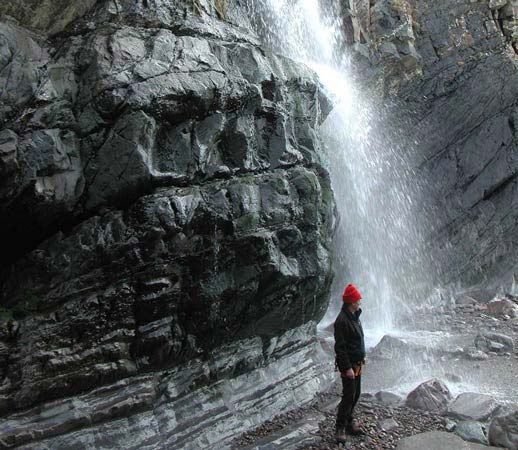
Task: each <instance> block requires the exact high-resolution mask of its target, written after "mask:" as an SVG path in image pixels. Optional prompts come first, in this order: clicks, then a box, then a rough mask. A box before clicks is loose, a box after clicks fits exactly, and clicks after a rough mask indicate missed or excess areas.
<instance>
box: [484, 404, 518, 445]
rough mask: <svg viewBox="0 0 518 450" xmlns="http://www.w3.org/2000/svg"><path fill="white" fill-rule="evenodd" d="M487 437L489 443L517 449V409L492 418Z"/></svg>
mask: <svg viewBox="0 0 518 450" xmlns="http://www.w3.org/2000/svg"><path fill="white" fill-rule="evenodd" d="M488 439H489V443H490V444H491V445H499V446H502V447H506V448H508V449H509V450H516V449H518V411H515V412H513V413H511V414H508V415H506V416H501V417H496V418H494V419H493V420H492V421H491V423H490V424H489V429H488Z"/></svg>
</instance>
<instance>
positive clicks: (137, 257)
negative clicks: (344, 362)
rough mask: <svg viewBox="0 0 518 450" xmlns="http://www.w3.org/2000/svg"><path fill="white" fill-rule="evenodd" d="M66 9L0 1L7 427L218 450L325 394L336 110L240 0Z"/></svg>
mask: <svg viewBox="0 0 518 450" xmlns="http://www.w3.org/2000/svg"><path fill="white" fill-rule="evenodd" d="M51 3H52V4H51ZM65 3H66V4H65ZM79 3H80V2H76V1H72V2H62V1H57V2H50V3H49V2H47V3H41V2H39V3H38V2H33V1H29V2H28V3H26V4H24V5H21V4H14V3H12V2H10V3H9V4H2V5H0V13H1V14H0V15H1V17H2V19H4V17H5V15H9V16H11V19H9V22H8V23H0V66H1V67H2V68H3V70H2V71H1V73H0V81H2V85H3V86H4V87H5V89H3V90H2V91H1V92H0V100H1V102H0V104H1V105H0V124H1V125H2V126H3V127H4V128H2V129H0V215H1V217H2V220H1V221H0V247H1V248H2V251H1V252H0V285H1V286H2V288H1V290H0V292H1V293H0V305H1V308H2V317H0V327H1V328H2V329H3V328H4V327H11V332H9V333H8V334H9V339H8V342H7V341H6V344H5V347H4V343H3V337H2V341H1V345H0V375H1V376H2V387H1V392H0V415H1V416H2V419H3V420H2V424H3V425H4V428H3V429H2V431H1V432H0V434H1V435H2V439H3V437H4V436H7V437H6V439H7V441H8V442H9V443H12V441H14V442H15V443H16V445H23V446H24V447H25V448H40V449H44V448H49V449H50V448H52V449H55V448H86V447H93V446H106V447H114V446H115V447H120V448H130V447H135V448H136V447H139V448H141V447H142V448H144V447H150V448H151V447H153V448H189V446H191V447H190V448H200V447H204V448H209V447H208V446H209V445H212V446H213V448H221V447H220V444H221V443H222V442H223V441H225V442H226V441H228V440H230V438H231V436H232V435H233V433H234V434H235V433H238V432H241V431H243V428H242V427H245V428H246V427H247V426H248V427H249V426H254V425H253V424H254V423H255V424H258V423H259V422H260V421H264V420H266V418H268V417H269V416H271V415H272V414H274V413H278V412H279V411H286V410H288V409H291V408H293V405H294V404H298V403H303V402H304V401H306V399H307V398H309V397H311V396H312V395H313V394H314V392H316V391H318V390H319V389H320V388H323V387H324V385H325V383H326V381H325V380H326V379H327V378H326V377H327V375H326V376H324V378H322V377H321V376H320V375H319V374H322V372H327V368H324V366H325V363H324V362H322V361H320V360H319V356H322V353H320V350H318V349H317V347H318V346H317V341H316V337H315V329H314V320H319V318H321V317H322V315H323V314H324V312H325V309H326V301H327V294H328V292H329V289H330V283H331V278H332V272H331V258H330V256H331V243H332V235H333V230H334V226H335V219H336V218H335V211H334V203H333V193H332V190H331V186H330V180H329V175H328V173H327V171H326V169H325V156H324V153H323V152H321V149H320V144H319V136H318V127H319V124H320V123H321V122H322V121H323V119H324V117H325V115H326V114H327V112H328V110H329V104H328V102H327V100H326V99H325V97H324V95H323V94H322V92H321V89H320V85H319V84H318V82H317V81H316V78H315V75H314V73H312V72H311V71H310V70H309V69H308V68H307V67H305V66H304V65H301V64H297V63H295V62H294V61H290V60H288V59H286V58H283V57H281V56H277V55H274V54H272V53H271V52H270V51H268V50H267V49H265V48H264V47H263V46H261V45H260V43H259V40H258V38H257V36H256V35H255V34H254V33H253V32H252V30H251V28H250V26H249V20H248V19H247V14H246V10H245V7H244V6H243V4H239V2H236V3H235V5H233V7H232V8H229V10H228V16H226V17H227V19H228V20H221V19H222V14H223V12H222V11H219V12H218V11H216V10H215V8H214V5H212V3H211V2H205V1H204V2H200V3H202V4H203V5H202V6H200V8H201V10H199V11H195V10H194V9H193V8H195V6H193V7H192V8H191V7H190V6H189V4H191V3H192V4H193V5H194V3H198V2H194V3H193V2H183V1H181V2H172V1H169V0H159V1H157V2H154V3H153V4H152V5H151V6H149V7H148V5H147V2H135V1H133V0H121V1H119V2H91V1H86V2H82V3H81V4H79ZM191 6H192V5H191ZM13 18H14V19H13ZM236 24H239V26H237V25H236ZM279 308H280V309H279ZM281 310H282V311H281ZM4 316H5V318H6V320H4ZM12 316H14V318H15V319H17V320H16V321H15V322H12V321H10V317H12ZM14 324H16V325H14ZM14 329H16V331H14ZM309 349H313V351H314V353H313V356H309V355H308V354H307V353H306V352H307V351H308V350H309ZM300 352H301V353H300ZM6 353H7V355H6ZM295 355H299V357H300V359H297V357H296V356H295ZM303 355H305V356H303ZM286 361H290V363H289V365H290V366H291V367H292V368H293V369H297V370H300V368H301V364H302V365H305V364H306V363H310V361H312V364H314V367H313V368H310V367H309V366H308V367H307V368H308V370H309V372H306V374H307V375H308V377H307V378H306V377H305V375H302V373H303V372H305V371H304V370H303V371H302V372H300V376H299V375H297V374H295V373H294V374H293V375H294V377H290V378H291V380H290V382H294V383H295V384H297V383H299V384H298V386H299V387H298V388H297V389H296V394H294V395H295V397H293V395H292V393H291V394H290V395H288V396H285V394H286V391H285V388H286V386H285V385H284V384H283V383H282V382H281V383H280V384H278V383H276V382H275V381H273V382H272V380H276V379H278V377H281V378H282V377H285V376H286V373H287V372H286V371H287V370H288V369H287V368H286V367H284V364H285V362H286ZM319 361H320V362H319ZM315 370H316V372H315ZM317 372H318V373H317ZM310 373H311V374H310ZM329 373H330V374H332V372H329ZM254 374H255V375H254ZM266 375H267V378H268V382H267V384H264V383H263V381H264V382H266V378H265V379H263V378H262V377H263V376H266ZM261 380H262V381H261ZM296 380H298V381H296ZM124 383H126V384H124ZM118 386H119V387H120V390H121V392H120V395H119V394H117V392H116V391H117V387H118ZM128 386H129V387H128ZM261 386H262V387H261ZM249 388H251V389H250V390H249ZM139 389H140V390H139ZM263 389H264V392H269V393H268V394H266V395H265V398H268V399H277V400H279V402H280V403H279V402H277V400H274V401H273V403H271V405H272V406H273V405H274V404H276V406H273V408H272V409H269V406H268V405H267V404H265V403H263V399H262V398H258V396H259V394H258V392H261V391H262V390H263ZM270 390H271V391H270ZM282 391H284V394H282ZM114 392H115V393H114ZM236 392H239V393H245V392H247V394H246V398H248V401H251V402H252V403H253V404H254V405H256V406H257V408H258V409H257V410H255V412H252V416H255V417H256V418H257V421H256V422H254V420H255V419H252V420H250V417H252V416H250V415H248V414H247V415H246V417H245V416H244V415H243V413H242V412H241V406H239V405H240V404H242V405H244V404H245V403H246V401H247V400H244V398H239V399H238V398H236V397H234V395H235V393H236ZM124 393H127V396H126V397H125V396H124ZM133 394H134V395H133ZM178 396H180V397H181V398H182V399H178V398H177V397H178ZM283 396H284V398H285V399H288V398H289V400H288V401H287V403H283V400H282V398H283ZM299 396H300V397H299ZM78 398H80V400H78V401H76V400H77V399H78ZM189 398H190V399H191V400H188V399H189ZM186 399H187V400H186ZM250 399H253V400H250ZM242 402H243V403H242ZM288 404H289V405H291V406H289V407H288ZM99 405H101V406H99ZM197 405H198V406H197ZM199 405H203V407H204V408H206V410H207V411H210V413H208V414H207V417H210V418H211V419H210V420H211V424H210V426H208V425H207V424H205V425H203V424H202V423H201V424H200V422H199V417H197V416H199V414H198V413H199V410H197V408H198V407H199ZM243 407H244V406H243ZM285 407H286V408H285ZM254 408H255V406H252V405H250V404H249V405H248V407H247V409H248V410H249V412H250V411H251V410H254ZM16 412H19V413H20V414H22V416H17V415H16ZM40 412H43V413H42V416H40ZM128 417H129V418H130V419H127V418H128ZM195 417H197V419H193V418H195ZM5 424H8V425H5ZM196 427H198V428H196ZM30 429H32V430H33V431H30ZM200 429H202V430H206V435H205V434H204V433H203V432H202V433H200V431H199V430H200ZM194 435H196V436H194ZM198 435H199V436H198ZM94 436H102V438H100V439H101V441H98V442H96V443H93V442H94V440H95V439H97V438H94ZM197 439H198V440H197ZM9 445H10V444H9ZM221 445H223V444H221Z"/></svg>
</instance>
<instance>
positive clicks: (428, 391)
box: [406, 379, 452, 412]
mask: <svg viewBox="0 0 518 450" xmlns="http://www.w3.org/2000/svg"><path fill="white" fill-rule="evenodd" d="M451 399H452V396H451V393H450V390H449V389H448V387H447V386H446V385H445V384H444V383H443V382H442V381H440V380H437V379H432V380H428V381H425V382H424V383H422V384H420V385H419V386H417V387H416V388H415V389H414V390H413V391H412V392H410V393H409V394H408V396H407V398H406V406H409V407H410V408H414V409H422V410H425V411H433V412H444V411H445V410H446V409H447V407H448V403H449V402H450V400H451Z"/></svg>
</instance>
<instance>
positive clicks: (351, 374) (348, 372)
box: [342, 369, 354, 379]
mask: <svg viewBox="0 0 518 450" xmlns="http://www.w3.org/2000/svg"><path fill="white" fill-rule="evenodd" d="M342 377H343V378H350V379H354V370H353V369H349V370H346V371H345V372H342Z"/></svg>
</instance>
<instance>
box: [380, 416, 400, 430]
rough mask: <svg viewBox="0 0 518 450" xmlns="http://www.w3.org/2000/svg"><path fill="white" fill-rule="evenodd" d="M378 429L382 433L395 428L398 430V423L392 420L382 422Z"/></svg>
mask: <svg viewBox="0 0 518 450" xmlns="http://www.w3.org/2000/svg"><path fill="white" fill-rule="evenodd" d="M380 428H381V429H382V430H383V431H387V432H390V431H393V430H395V429H396V428H399V423H398V422H397V421H396V420H394V419H392V418H390V419H386V420H384V421H383V422H381V425H380Z"/></svg>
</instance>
